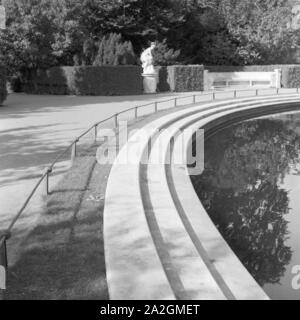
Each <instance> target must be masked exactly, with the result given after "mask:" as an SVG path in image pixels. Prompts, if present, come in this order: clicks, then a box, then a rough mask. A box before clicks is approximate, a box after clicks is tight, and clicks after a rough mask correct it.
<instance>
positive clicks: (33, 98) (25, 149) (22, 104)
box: [0, 93, 187, 263]
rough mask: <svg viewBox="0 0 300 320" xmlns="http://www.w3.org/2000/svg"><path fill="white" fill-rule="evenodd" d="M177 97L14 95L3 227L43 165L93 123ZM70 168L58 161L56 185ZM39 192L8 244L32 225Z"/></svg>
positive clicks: (3, 146)
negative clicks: (137, 107) (135, 107)
mask: <svg viewBox="0 0 300 320" xmlns="http://www.w3.org/2000/svg"><path fill="white" fill-rule="evenodd" d="M186 94H187V93H185V95H186ZM178 95H180V94H172V93H166V94H155V95H143V96H121V97H75V96H46V95H44V96H38V95H25V94H11V95H10V96H9V97H8V99H7V101H6V102H5V104H4V106H1V107H0V229H3V228H6V226H7V225H8V223H9V221H10V220H11V218H12V217H13V215H15V214H16V212H17V211H18V209H19V208H20V207H21V206H22V204H23V203H24V201H25V199H26V197H27V196H28V195H29V193H30V191H31V189H32V188H33V186H34V184H35V183H36V181H37V179H38V177H39V176H40V175H41V173H42V172H43V170H44V168H45V167H46V166H47V165H49V164H50V163H51V162H52V161H53V159H54V158H55V157H56V155H57V154H59V153H60V152H61V151H62V150H63V149H64V148H65V147H66V146H67V145H68V144H69V143H70V142H71V141H72V140H73V138H74V137H76V136H78V135H79V134H80V133H82V132H83V131H84V130H85V129H86V128H88V127H89V126H90V125H91V124H93V123H95V122H96V121H100V120H101V119H105V118H107V117H109V116H110V115H112V114H113V113H115V112H119V111H122V110H125V109H127V108H130V107H134V106H137V105H142V104H146V103H149V102H151V101H158V100H165V99H167V98H168V97H173V96H178ZM181 95H182V94H181ZM128 116H129V115H128ZM68 167H69V161H61V162H60V163H59V164H58V166H57V167H56V170H55V172H56V176H55V177H54V178H51V182H52V184H53V183H55V182H56V181H57V180H58V179H59V178H60V177H61V175H62V173H63V172H65V171H66V170H67V169H68ZM41 191H42V190H39V192H38V193H37V195H36V196H35V197H34V198H33V201H32V202H31V203H30V205H29V206H28V209H27V210H26V212H24V215H23V216H22V218H21V219H20V220H19V222H18V223H17V225H16V228H15V231H14V237H13V238H12V239H11V240H10V241H9V245H10V246H16V245H19V244H20V243H21V240H22V239H23V238H24V236H26V234H27V233H28V232H29V231H30V230H31V229H32V228H33V227H34V225H35V220H36V218H37V216H38V214H39V213H40V212H41V210H42V205H43V201H42V192H41ZM13 251H14V252H15V251H16V250H13ZM15 259H16V257H15V256H14V255H13V256H11V257H10V263H14V261H15Z"/></svg>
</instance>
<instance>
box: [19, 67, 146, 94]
mask: <svg viewBox="0 0 300 320" xmlns="http://www.w3.org/2000/svg"><path fill="white" fill-rule="evenodd" d="M141 74H142V68H141V67H138V66H99V67H94V66H87V67H54V68H51V69H48V70H38V71H37V72H36V73H35V74H34V75H32V76H31V79H30V80H27V81H26V82H23V84H22V87H23V90H24V92H26V93H33V94H62V95H63V94H74V95H100V96H102V95H103V96H107V95H134V94H141V93H143V81H142V76H141Z"/></svg>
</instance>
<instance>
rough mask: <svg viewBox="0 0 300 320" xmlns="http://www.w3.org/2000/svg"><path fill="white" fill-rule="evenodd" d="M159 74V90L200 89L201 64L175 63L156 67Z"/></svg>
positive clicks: (202, 69)
mask: <svg viewBox="0 0 300 320" xmlns="http://www.w3.org/2000/svg"><path fill="white" fill-rule="evenodd" d="M157 71H158V75H159V83H158V90H159V91H174V92H187V91H202V90H203V72H204V67H203V66H202V65H187V66H184V65H175V66H167V67H159V68H157Z"/></svg>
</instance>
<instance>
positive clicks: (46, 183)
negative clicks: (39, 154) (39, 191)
mask: <svg viewBox="0 0 300 320" xmlns="http://www.w3.org/2000/svg"><path fill="white" fill-rule="evenodd" d="M51 172H52V168H47V169H46V172H45V174H46V176H45V189H44V190H45V195H46V196H47V195H48V194H49V175H50V173H51Z"/></svg>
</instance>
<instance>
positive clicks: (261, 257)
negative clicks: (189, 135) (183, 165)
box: [191, 119, 300, 286]
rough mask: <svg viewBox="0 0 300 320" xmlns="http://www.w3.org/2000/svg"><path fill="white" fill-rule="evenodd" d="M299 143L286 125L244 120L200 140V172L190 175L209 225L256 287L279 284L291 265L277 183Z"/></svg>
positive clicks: (284, 199)
mask: <svg viewBox="0 0 300 320" xmlns="http://www.w3.org/2000/svg"><path fill="white" fill-rule="evenodd" d="M299 142H300V136H299V135H298V134H297V133H296V132H295V131H294V130H292V129H291V126H290V125H289V121H281V120H269V119H258V120H251V121H245V122H242V123H239V124H237V125H234V126H232V127H230V128H227V129H224V130H222V131H221V132H219V133H217V134H216V135H214V136H212V137H210V138H209V139H208V140H207V141H206V143H205V170H204V172H203V174H202V175H201V176H191V179H192V182H193V185H194V188H195V190H196V192H197V194H198V196H199V198H200V200H201V201H202V203H203V205H204V207H205V208H206V210H207V212H208V214H209V215H210V217H211V218H212V220H213V222H214V223H215V224H216V226H217V227H218V229H219V231H220V232H221V234H222V235H223V237H224V238H225V239H226V241H227V242H228V244H229V245H230V247H231V248H232V249H233V251H234V252H235V253H236V255H237V256H238V257H239V259H240V260H241V261H242V263H243V264H244V265H245V267H246V268H247V269H248V271H249V272H250V273H251V274H252V276H253V277H254V278H255V279H256V281H257V282H258V283H259V284H260V285H261V286H263V285H264V284H267V283H273V284H274V283H279V282H280V279H281V277H282V276H283V275H284V273H285V270H286V266H287V265H288V264H289V262H290V260H291V256H292V251H291V248H290V247H289V246H287V245H285V242H286V240H287V237H288V228H287V227H288V222H287V221H286V220H285V215H286V214H287V213H288V212H289V198H288V193H287V191H286V190H284V189H281V188H280V186H279V182H280V181H283V179H284V176H285V175H286V173H288V172H289V170H290V168H291V167H292V165H294V164H295V162H297V161H298V145H299Z"/></svg>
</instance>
